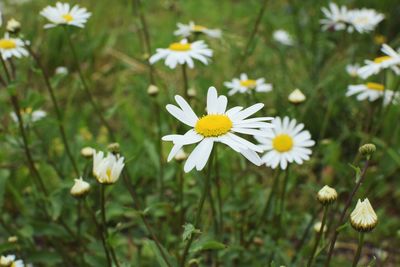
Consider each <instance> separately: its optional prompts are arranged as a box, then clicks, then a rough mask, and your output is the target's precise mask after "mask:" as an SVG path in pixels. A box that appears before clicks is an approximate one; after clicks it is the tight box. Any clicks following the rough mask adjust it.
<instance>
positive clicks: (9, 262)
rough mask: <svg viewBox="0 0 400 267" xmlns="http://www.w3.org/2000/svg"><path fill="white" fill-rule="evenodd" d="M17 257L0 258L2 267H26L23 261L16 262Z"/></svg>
mask: <svg viewBox="0 0 400 267" xmlns="http://www.w3.org/2000/svg"><path fill="white" fill-rule="evenodd" d="M15 258H16V257H15V255H7V256H3V255H2V256H0V266H7V267H24V266H25V265H24V262H23V261H22V260H15Z"/></svg>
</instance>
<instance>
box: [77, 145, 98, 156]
mask: <svg viewBox="0 0 400 267" xmlns="http://www.w3.org/2000/svg"><path fill="white" fill-rule="evenodd" d="M94 153H96V150H95V149H94V148H92V147H90V146H85V147H83V148H82V149H81V155H82V156H83V157H85V158H92V157H93V154H94Z"/></svg>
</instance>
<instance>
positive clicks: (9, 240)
mask: <svg viewBox="0 0 400 267" xmlns="http://www.w3.org/2000/svg"><path fill="white" fill-rule="evenodd" d="M17 241H18V237H17V236H15V235H13V236H10V237H9V238H8V242H10V243H16V242H17Z"/></svg>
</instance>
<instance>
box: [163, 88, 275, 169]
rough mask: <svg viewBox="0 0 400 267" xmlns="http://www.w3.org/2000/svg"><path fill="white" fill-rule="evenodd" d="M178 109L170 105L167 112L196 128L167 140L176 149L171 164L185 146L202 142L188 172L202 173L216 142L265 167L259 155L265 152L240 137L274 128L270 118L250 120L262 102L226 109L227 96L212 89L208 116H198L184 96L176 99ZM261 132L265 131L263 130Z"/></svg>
mask: <svg viewBox="0 0 400 267" xmlns="http://www.w3.org/2000/svg"><path fill="white" fill-rule="evenodd" d="M175 100H176V102H177V103H178V106H179V107H178V106H174V105H167V110H168V112H169V113H171V115H172V116H174V117H175V118H176V119H178V120H179V121H181V122H183V123H184V124H186V125H188V126H190V127H191V128H192V129H190V130H189V131H187V132H186V133H185V134H183V135H181V134H173V135H167V136H164V137H163V138H162V140H164V141H172V142H173V143H174V146H173V148H172V150H171V152H170V153H169V155H168V161H170V160H171V159H173V158H174V157H175V155H176V154H177V153H178V152H179V151H180V150H181V149H182V147H183V146H185V145H190V144H196V143H199V144H198V145H197V146H196V148H195V149H194V150H193V151H192V153H190V155H189V157H188V159H187V160H186V162H185V166H184V171H185V172H189V171H191V170H192V169H193V168H196V170H198V171H200V170H202V169H203V168H204V166H205V165H206V163H207V161H208V158H209V157H210V154H211V151H212V149H213V146H214V143H215V142H220V143H223V144H225V145H228V146H229V147H231V148H232V149H233V150H235V151H236V152H239V153H240V154H242V155H243V156H244V157H246V158H247V159H248V160H250V161H251V162H252V163H254V164H256V165H258V166H259V165H261V163H262V162H261V159H260V157H259V156H258V154H257V152H261V151H262V150H261V149H260V148H259V147H258V146H256V145H255V144H253V143H251V142H249V141H247V140H246V139H244V138H242V137H240V136H238V135H237V133H239V134H248V135H254V136H264V135H265V134H266V132H265V130H266V129H268V128H270V127H272V125H271V124H270V123H267V122H266V121H269V120H271V119H272V118H270V117H258V118H250V119H249V117H250V116H251V115H253V114H254V113H256V112H257V111H259V110H260V109H262V108H263V106H264V104H261V103H258V104H255V105H252V106H250V107H248V108H246V109H243V107H234V108H231V109H228V110H226V107H227V104H228V99H227V98H226V96H223V95H222V96H218V94H217V90H216V89H215V88H214V87H210V88H209V89H208V93H207V114H206V115H204V116H202V117H200V118H199V117H197V115H196V114H195V113H194V112H193V110H192V108H191V107H190V105H189V104H188V103H187V102H186V100H185V99H183V98H182V97H181V96H179V95H177V96H175ZM260 129H261V130H260Z"/></svg>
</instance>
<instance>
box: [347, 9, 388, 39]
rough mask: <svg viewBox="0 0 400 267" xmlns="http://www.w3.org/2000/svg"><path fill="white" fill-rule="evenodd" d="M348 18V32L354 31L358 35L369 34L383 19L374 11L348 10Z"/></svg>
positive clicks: (382, 16) (381, 15)
mask: <svg viewBox="0 0 400 267" xmlns="http://www.w3.org/2000/svg"><path fill="white" fill-rule="evenodd" d="M347 16H348V23H349V27H348V31H349V32H352V31H353V30H356V31H357V32H359V33H366V32H371V31H373V30H374V29H375V27H376V26H377V25H378V24H379V23H380V22H381V21H382V20H383V19H384V18H385V16H384V15H383V14H381V13H378V12H376V11H375V10H374V9H367V8H362V9H354V10H350V11H349V12H348V14H347Z"/></svg>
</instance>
